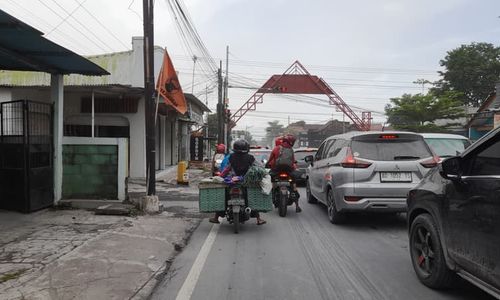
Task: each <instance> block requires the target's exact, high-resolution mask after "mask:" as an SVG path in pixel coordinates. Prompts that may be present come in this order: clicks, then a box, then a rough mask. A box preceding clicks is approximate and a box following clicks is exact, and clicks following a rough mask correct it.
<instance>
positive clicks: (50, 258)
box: [0, 169, 207, 300]
mask: <svg viewBox="0 0 500 300" xmlns="http://www.w3.org/2000/svg"><path fill="white" fill-rule="evenodd" d="M189 172H190V176H191V178H192V181H191V182H190V185H189V186H177V184H176V183H175V180H174V179H175V177H173V178H172V174H175V172H168V174H167V175H165V176H163V177H161V178H158V182H157V194H158V196H159V198H160V201H161V203H162V206H163V211H162V212H161V213H160V214H158V215H152V216H148V215H144V216H142V215H141V216H135V217H123V216H107V215H95V214H94V213H93V212H91V211H85V210H57V209H48V210H43V211H39V212H36V213H32V214H20V213H15V212H8V211H0V299H2V300H3V299H92V300H94V299H97V300H98V299H146V298H147V297H148V296H149V294H150V292H151V291H152V289H153V288H154V286H155V285H156V283H157V281H158V280H160V279H161V276H162V275H163V273H164V272H165V271H166V270H168V267H169V266H170V264H171V262H172V260H173V258H174V257H175V256H176V254H178V253H179V251H181V250H182V248H183V247H184V246H185V244H186V243H187V240H188V239H189V237H190V235H191V233H192V232H193V231H194V230H195V229H196V227H197V226H198V224H199V223H200V221H201V218H202V217H203V215H201V214H199V213H198V188H197V186H198V184H197V182H199V180H200V179H201V178H203V177H205V176H207V174H206V173H204V172H203V171H202V170H196V169H193V170H189ZM173 180H174V181H173ZM130 187H131V188H132V191H131V193H132V194H131V195H132V196H133V195H134V193H135V194H136V196H139V195H144V193H145V184H144V183H131V184H130V185H129V188H130Z"/></svg>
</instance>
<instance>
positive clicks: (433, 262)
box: [409, 214, 457, 289]
mask: <svg viewBox="0 0 500 300" xmlns="http://www.w3.org/2000/svg"><path fill="white" fill-rule="evenodd" d="M409 235H410V236H409V242H410V256H411V262H412V264H413V269H414V270H415V273H416V274H417V277H418V279H419V280H420V282H422V283H423V284H424V285H426V286H428V287H430V288H433V289H440V288H448V287H451V286H453V285H454V282H455V280H456V278H457V276H456V274H455V273H454V272H453V271H451V270H450V269H449V268H448V266H447V265H446V260H445V257H444V253H443V246H442V245H441V240H440V238H439V231H438V229H437V226H436V223H435V221H434V220H433V218H432V216H431V215H430V214H421V215H418V216H417V217H416V218H415V219H414V220H413V222H412V223H411V226H410V233H409Z"/></svg>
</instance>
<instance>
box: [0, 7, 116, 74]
mask: <svg viewBox="0 0 500 300" xmlns="http://www.w3.org/2000/svg"><path fill="white" fill-rule="evenodd" d="M0 70H12V71H39V72H46V73H52V74H82V75H97V76H100V75H109V73H108V72H107V71H106V70H104V69H103V68H101V67H99V66H98V65H96V64H95V63H93V62H91V61H89V60H88V59H86V58H84V57H82V56H80V55H78V54H76V53H74V52H72V51H70V50H68V49H66V48H64V47H61V46H59V45H58V44H56V43H53V42H51V41H50V40H48V39H46V38H44V37H43V33H42V32H40V31H38V30H37V29H35V28H33V27H31V26H29V25H27V24H25V23H23V22H22V21H20V20H18V19H16V18H14V17H13V16H11V15H9V14H7V13H6V12H4V11H3V10H0Z"/></svg>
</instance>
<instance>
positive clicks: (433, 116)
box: [385, 91, 464, 132]
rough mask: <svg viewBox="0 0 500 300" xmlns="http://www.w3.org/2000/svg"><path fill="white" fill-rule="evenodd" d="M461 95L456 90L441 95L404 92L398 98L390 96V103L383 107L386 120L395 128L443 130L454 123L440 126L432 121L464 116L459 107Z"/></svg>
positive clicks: (418, 130)
mask: <svg viewBox="0 0 500 300" xmlns="http://www.w3.org/2000/svg"><path fill="white" fill-rule="evenodd" d="M461 96H462V95H461V94H460V93H457V92H450V91H447V92H443V93H442V94H441V95H439V96H437V95H436V94H434V93H432V92H430V93H428V94H426V95H422V94H416V95H411V94H404V95H403V96H401V97H399V98H392V99H391V102H392V104H388V105H387V106H386V107H385V112H386V115H387V117H388V120H387V122H388V123H390V124H391V125H392V126H393V127H394V128H395V129H399V130H410V131H414V132H443V131H446V127H447V126H450V125H454V124H452V123H448V124H445V125H442V126H439V125H436V124H435V123H434V122H435V121H436V120H438V119H449V120H454V119H458V118H460V117H463V116H464V109H463V107H461V105H462V102H461V99H462V97H461Z"/></svg>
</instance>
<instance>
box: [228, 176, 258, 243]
mask: <svg viewBox="0 0 500 300" xmlns="http://www.w3.org/2000/svg"><path fill="white" fill-rule="evenodd" d="M228 189H229V199H228V200H227V211H226V217H227V220H228V222H229V223H233V227H234V233H239V232H240V223H244V222H245V221H248V219H250V213H251V212H252V209H251V208H250V207H248V206H247V204H246V201H245V195H244V192H243V187H242V186H241V185H234V186H231V187H229V188H228Z"/></svg>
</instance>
